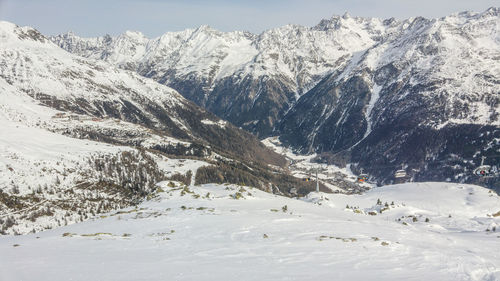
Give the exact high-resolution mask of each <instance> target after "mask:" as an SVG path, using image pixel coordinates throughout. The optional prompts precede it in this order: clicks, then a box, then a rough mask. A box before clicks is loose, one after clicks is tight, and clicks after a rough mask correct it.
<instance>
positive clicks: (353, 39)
mask: <svg viewBox="0 0 500 281" xmlns="http://www.w3.org/2000/svg"><path fill="white" fill-rule="evenodd" d="M499 26H500V9H499V8H490V9H488V10H486V11H484V12H481V13H474V12H463V13H458V14H453V15H450V16H447V17H443V18H439V19H425V18H421V17H417V18H410V19H406V20H395V19H387V20H381V19H375V18H359V17H351V16H349V15H347V14H346V15H344V16H342V17H338V16H334V17H332V18H331V19H328V20H323V21H321V22H320V23H319V24H318V25H316V26H314V27H310V28H309V27H302V26H295V25H287V26H284V27H281V28H276V29H271V30H268V31H265V32H263V33H262V34H259V35H252V34H249V33H243V32H230V33H224V32H219V31H216V30H213V29H211V28H209V27H207V26H202V27H200V28H198V29H196V30H186V31H183V32H175V33H166V34H164V35H163V36H161V37H159V38H155V39H147V38H145V37H144V36H143V35H141V34H139V33H132V32H127V33H125V34H123V35H120V36H118V37H110V36H105V37H101V38H90V39H89V38H80V37H78V36H76V35H74V34H71V33H69V34H64V35H60V36H57V37H53V38H51V40H53V41H54V42H55V43H56V44H58V45H59V46H61V47H63V48H64V49H66V50H68V51H70V52H73V53H76V54H79V55H81V56H85V57H91V58H96V59H104V60H106V61H108V62H111V63H113V64H116V65H118V66H120V67H122V68H126V69H131V70H134V71H137V72H138V73H140V74H141V75H144V76H147V77H151V78H153V79H155V80H157V81H159V82H160V83H164V84H167V85H170V86H172V87H173V88H175V89H177V90H179V91H180V92H181V93H182V94H183V95H184V96H185V97H187V98H188V99H190V100H193V101H195V102H196V103H197V104H199V105H202V106H204V107H205V108H207V109H208V110H210V111H212V112H214V113H215V114H217V115H218V116H220V117H222V118H225V119H226V120H229V121H230V122H232V123H233V124H235V125H237V126H241V127H242V128H245V129H247V130H249V131H251V132H254V133H256V134H257V135H259V136H260V137H265V136H268V135H270V134H274V135H279V136H280V139H281V140H282V141H283V142H284V143H285V144H286V145H290V146H292V147H294V148H295V149H297V150H299V151H301V152H307V153H309V152H330V155H329V156H328V157H327V158H329V159H333V158H336V157H335V155H333V156H332V155H331V153H334V154H335V153H339V152H341V154H343V155H344V156H346V157H347V158H348V159H349V160H347V161H348V162H354V163H359V165H360V166H362V167H364V168H365V169H369V168H371V171H370V173H371V174H373V175H375V176H376V177H377V178H378V179H382V180H385V181H388V180H390V178H391V174H392V173H393V171H394V170H396V169H398V168H400V167H401V165H404V166H406V167H409V168H414V169H416V170H419V172H418V173H416V174H415V175H414V176H415V178H419V177H420V178H421V179H434V180H444V179H446V178H449V179H450V180H457V181H464V180H471V179H470V177H468V175H470V169H471V168H472V167H473V166H475V165H478V164H479V163H478V161H477V160H475V159H479V156H481V155H490V156H492V155H495V154H496V155H498V151H497V150H498V147H497V146H498V141H496V139H497V138H498V137H500V135H499V134H500V133H499V132H498V130H497V128H498V126H499V125H500V120H499V119H498V115H499V113H500V112H499V108H498V96H499V93H500V92H499V88H500V87H499V85H500V80H499V76H500V75H499V73H500V62H499V60H500V51H499V50H500V40H499V38H500V31H499ZM463 139H468V141H467V142H468V144H469V145H470V147H468V148H467V149H463V145H462V144H461V143H460V142H461V141H462V140H463ZM419 155H420V156H419ZM325 158H326V157H325ZM342 158H343V159H344V158H345V157H342ZM428 159H431V160H436V161H437V162H436V163H434V164H431V165H430V166H429V163H427V160H428ZM447 159H448V160H450V159H451V160H452V161H448V162H447V163H445V164H444V165H442V164H441V161H445V160H447ZM494 160H495V159H494ZM464 161H465V162H468V163H469V164H466V165H461V166H460V167H456V168H451V167H453V166H455V165H456V164H458V163H456V162H464ZM472 161H473V163H472ZM451 162H454V163H451ZM462 164H464V163H462ZM490 164H494V163H490ZM380 166H384V167H387V168H384V169H382V168H379V167H380ZM388 166H391V167H388ZM441 166H447V167H445V168H444V170H443V169H441ZM436 167H437V169H436Z"/></svg>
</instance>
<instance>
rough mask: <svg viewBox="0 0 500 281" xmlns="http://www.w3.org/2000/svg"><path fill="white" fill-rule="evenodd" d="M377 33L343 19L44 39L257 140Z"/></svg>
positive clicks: (375, 27) (364, 23)
mask: <svg viewBox="0 0 500 281" xmlns="http://www.w3.org/2000/svg"><path fill="white" fill-rule="evenodd" d="M334 22H336V23H334ZM330 25H335V27H331V26H330ZM385 28H386V26H385V25H384V23H383V22H382V21H381V20H378V19H363V18H350V17H348V16H347V15H346V16H344V17H343V18H340V17H335V18H333V19H332V20H331V21H329V22H322V23H321V24H319V25H318V26H316V27H313V28H307V27H302V26H296V25H287V26H284V27H281V28H277V29H272V30H269V31H266V32H264V33H262V34H260V35H254V34H250V33H246V32H220V31H217V30H214V29H212V28H210V27H209V26H201V27H199V28H197V29H188V30H185V31H182V32H169V33H165V34H164V35H162V36H161V37H158V38H154V39H147V38H145V37H144V36H143V35H142V34H141V33H138V32H126V33H124V34H122V35H120V36H118V37H110V36H104V37H99V38H80V37H78V36H76V35H75V34H73V33H67V34H63V35H59V36H56V37H52V38H51V40H52V41H54V42H55V43H56V44H58V45H59V46H61V47H62V48H64V49H66V50H68V51H69V52H72V53H75V54H78V55H81V56H84V57H88V58H94V59H103V60H105V61H108V62H111V63H113V64H115V65H118V66H119V67H121V68H125V69H130V70H134V71H137V72H138V73H140V74H141V75H143V76H146V77H151V78H153V79H154V80H156V81H159V82H160V83H163V84H166V85H169V86H171V87H173V88H175V89H177V90H178V91H179V92H181V93H182V94H183V95H184V96H185V97H187V98H188V99H190V100H193V101H195V102H196V103H197V104H199V105H201V106H203V107H205V108H207V109H209V110H210V111H212V112H214V113H216V114H217V115H219V116H221V117H223V118H225V119H227V120H230V121H231V122H232V123H234V124H236V125H237V126H241V127H243V128H245V129H248V130H250V131H253V132H255V133H258V134H259V135H261V136H265V135H268V134H269V133H271V131H272V128H273V127H274V125H275V123H276V122H277V121H278V120H279V119H280V118H281V117H282V116H283V115H284V113H285V112H286V111H287V110H288V109H289V108H290V106H291V105H292V104H293V103H294V102H295V101H296V100H297V99H298V97H299V96H300V95H301V94H303V93H305V92H307V90H308V89H310V88H312V87H313V86H314V85H315V84H316V83H317V82H318V81H319V80H320V79H321V78H322V77H324V75H326V74H328V73H330V72H331V71H333V69H332V68H336V67H339V66H341V65H343V64H345V63H347V61H348V60H349V57H350V56H351V55H352V53H353V52H358V51H361V50H365V49H366V48H369V47H370V46H372V45H373V44H375V42H376V41H377V40H380V37H381V36H382V35H383V33H384V32H385Z"/></svg>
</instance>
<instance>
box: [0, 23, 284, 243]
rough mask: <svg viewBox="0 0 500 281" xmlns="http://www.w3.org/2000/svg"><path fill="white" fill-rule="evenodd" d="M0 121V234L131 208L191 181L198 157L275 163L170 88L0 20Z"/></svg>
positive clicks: (245, 137)
mask: <svg viewBox="0 0 500 281" xmlns="http://www.w3.org/2000/svg"><path fill="white" fill-rule="evenodd" d="M0 125H1V126H2V128H3V129H2V134H0V153H1V154H0V234H7V233H8V234H13V233H19V234H25V233H28V232H36V231H40V230H43V229H46V228H51V227H54V226H59V225H66V224H71V223H74V222H77V221H82V220H86V219H88V218H89V217H93V216H95V215H96V214H98V213H101V212H105V211H109V210H113V209H116V208H123V207H126V206H130V205H134V204H137V203H138V202H140V201H141V200H143V199H144V198H145V197H146V196H147V195H148V194H149V193H151V192H152V191H154V190H155V189H156V186H155V184H156V183H157V182H158V181H162V180H165V179H169V178H175V179H177V180H182V181H185V182H189V181H191V182H192V184H194V180H195V179H196V171H197V170H198V168H200V167H203V166H210V164H208V163H207V161H210V163H211V164H217V163H218V161H225V162H228V161H229V162H231V161H232V162H231V163H234V164H233V165H241V164H240V163H241V162H240V161H251V162H252V163H253V164H252V165H259V166H262V167H266V166H267V165H268V164H273V165H282V164H283V163H284V160H283V159H281V158H280V156H279V155H277V154H274V153H273V152H271V151H270V150H267V149H266V148H265V146H264V145H262V144H261V143H260V142H259V141H258V140H257V139H256V138H255V137H253V136H251V135H250V134H249V133H246V132H244V131H242V130H240V129H238V128H236V127H234V126H232V125H230V124H228V123H227V122H225V121H222V120H220V119H218V118H217V117H215V116H214V115H212V114H210V113H208V112H206V111H204V110H203V109H201V108H199V107H197V106H196V105H194V104H193V103H191V102H189V101H187V100H186V99H184V98H183V97H182V96H181V95H180V94H178V93H177V92H176V91H175V90H173V89H171V88H168V87H167V86H164V85H161V84H158V83H157V82H155V81H153V80H151V79H148V78H144V77H142V76H139V75H138V74H136V73H134V72H131V71H125V70H121V69H118V68H116V67H114V66H112V65H110V64H108V63H106V62H102V61H93V60H90V59H84V58H82V57H79V56H76V55H73V54H70V53H68V52H66V51H64V50H63V49H61V48H59V47H58V46H56V45H55V44H53V43H52V42H50V41H49V40H47V39H46V38H45V37H44V36H43V35H42V34H40V33H39V32H38V31H36V30H35V29H33V28H30V27H19V26H16V25H14V24H11V23H8V22H0ZM166 155H168V158H167V157H166ZM172 157H173V158H179V159H172ZM186 158H189V159H186ZM192 158H195V159H196V160H194V159H192ZM227 166H231V164H227ZM228 169H229V168H228ZM249 169H251V168H249ZM234 170H236V171H238V172H240V171H239V170H238V169H233V171H234ZM241 173H242V172H241ZM268 173H270V172H268ZM229 174H231V173H229ZM210 175H211V174H210V173H208V172H207V173H205V176H206V178H205V179H204V180H205V181H209V176H210ZM259 176H261V175H257V176H255V177H254V178H253V179H254V182H257V181H258V177H259ZM237 179H238V178H236V177H235V178H234V179H233V180H237ZM267 179H269V177H267ZM238 180H240V182H242V183H243V182H245V181H244V180H241V179H238ZM260 183H262V185H264V184H269V183H268V182H266V181H260Z"/></svg>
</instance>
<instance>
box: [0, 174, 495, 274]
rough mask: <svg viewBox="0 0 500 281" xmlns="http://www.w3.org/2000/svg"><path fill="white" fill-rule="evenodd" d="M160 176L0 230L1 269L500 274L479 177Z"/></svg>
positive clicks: (491, 205)
mask: <svg viewBox="0 0 500 281" xmlns="http://www.w3.org/2000/svg"><path fill="white" fill-rule="evenodd" d="M160 185H161V189H159V191H158V193H157V194H156V196H155V197H154V198H153V199H152V200H150V201H146V202H144V203H142V204H141V205H139V206H138V207H137V208H135V209H125V210H122V211H118V212H116V211H115V212H113V213H109V214H107V215H103V216H100V217H97V218H95V219H94V220H90V221H87V222H83V223H80V224H74V225H70V226H65V227H62V228H58V229H54V230H49V231H45V232H41V233H36V234H30V235H25V236H3V237H0V253H2V254H1V255H0V280H2V281H10V280H38V281H42V280H51V281H54V280H135V281H137V280H453V281H456V280H500V252H499V251H498V249H500V229H498V230H497V231H493V228H495V227H496V228H499V226H500V225H499V224H500V213H497V212H499V211H500V197H499V196H498V195H497V194H495V193H493V192H490V191H489V190H487V189H485V188H482V187H478V186H472V185H460V184H450V183H408V184H402V185H393V186H385V187H383V188H374V189H372V190H370V191H368V192H367V193H365V194H363V195H350V196H348V195H343V194H335V195H332V194H323V193H321V194H316V193H311V194H310V195H309V196H308V197H306V198H302V199H293V198H285V197H280V196H276V195H272V194H269V193H265V192H262V191H259V190H256V189H252V188H248V187H239V186H234V185H203V186H190V187H182V186H180V184H179V183H176V184H175V186H173V185H172V184H171V183H170V186H169V183H167V182H163V183H161V184H160ZM236 198H238V199H236ZM378 199H380V201H381V202H382V205H377V201H378ZM385 202H388V206H389V207H388V208H387V210H384V211H383V212H382V213H380V212H379V210H380V209H384V208H386V207H385V205H384V203H385ZM393 202H394V203H393ZM392 203H393V204H392ZM346 205H349V208H346ZM285 206H286V207H285ZM370 212H373V213H372V214H376V215H370V214H369V213H370ZM495 213H496V214H498V216H494V215H493V214H495ZM426 218H428V219H429V220H428V222H426ZM487 229H489V230H490V231H486V230H487Z"/></svg>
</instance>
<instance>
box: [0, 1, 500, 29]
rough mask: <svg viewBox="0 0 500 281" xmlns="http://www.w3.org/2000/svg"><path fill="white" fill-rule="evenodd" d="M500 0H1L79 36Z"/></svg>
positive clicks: (404, 12) (37, 23) (24, 18)
mask: <svg viewBox="0 0 500 281" xmlns="http://www.w3.org/2000/svg"><path fill="white" fill-rule="evenodd" d="M499 5H500V0H233V1H230V0H214V1H202V0H0V19H1V20H7V21H10V22H13V23H16V24H18V25H23V26H24V25H29V26H32V27H35V28H37V29H38V30H40V31H41V32H42V33H44V34H46V35H55V34H59V33H63V32H67V31H74V32H75V33H76V34H78V35H80V36H99V35H103V34H106V33H107V34H111V35H116V34H120V33H122V32H124V31H126V30H137V31H141V32H143V33H144V34H145V35H146V36H148V37H156V36H159V35H161V34H163V33H165V32H167V31H178V30H183V29H186V28H194V27H198V26H200V25H202V24H208V25H210V26H212V27H213V28H216V29H218V30H222V31H233V30H245V31H251V32H253V33H260V32H262V31H263V30H266V29H269V28H273V27H278V26H282V25H285V24H288V23H294V24H301V25H305V26H312V25H315V24H317V23H318V22H319V21H320V20H321V19H323V18H330V17H331V16H332V15H343V14H344V13H345V12H348V13H349V14H350V15H352V16H363V17H380V18H390V17H395V18H399V19H402V18H408V17H411V16H424V17H430V18H434V17H442V16H445V15H449V14H451V13H455V12H459V11H465V10H470V11H476V12H481V11H484V10H486V9H487V8H489V7H492V6H493V7H495V6H496V7H498V6H499Z"/></svg>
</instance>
